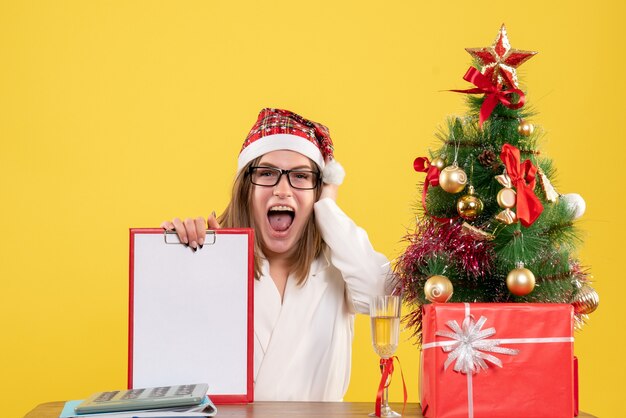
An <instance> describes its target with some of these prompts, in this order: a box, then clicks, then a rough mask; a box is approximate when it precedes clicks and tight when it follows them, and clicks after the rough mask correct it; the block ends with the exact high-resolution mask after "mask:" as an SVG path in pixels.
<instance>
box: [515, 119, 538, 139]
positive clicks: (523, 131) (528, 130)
mask: <svg viewBox="0 0 626 418" xmlns="http://www.w3.org/2000/svg"><path fill="white" fill-rule="evenodd" d="M517 132H519V134H520V135H522V136H531V135H532V134H533V132H535V127H534V126H533V124H532V123H529V122H526V121H521V122H520V124H519V126H518V127H517Z"/></svg>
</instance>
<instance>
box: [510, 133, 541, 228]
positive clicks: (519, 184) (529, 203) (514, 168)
mask: <svg viewBox="0 0 626 418" xmlns="http://www.w3.org/2000/svg"><path fill="white" fill-rule="evenodd" d="M500 159H501V160H502V162H503V163H504V166H505V167H506V173H507V174H508V176H509V178H510V179H511V183H512V184H513V186H515V191H516V193H517V203H516V212H517V218H518V219H519V220H520V222H521V223H522V225H524V226H525V227H529V226H530V225H532V224H533V222H535V221H536V220H537V218H538V217H539V215H541V212H543V205H542V204H541V201H540V200H539V198H538V197H537V195H535V192H534V189H535V179H536V178H535V176H536V174H537V167H535V166H534V165H533V163H532V162H531V161H530V160H526V161H524V162H523V163H521V164H520V151H519V149H517V148H516V147H514V146H513V145H511V144H504V145H503V146H502V152H501V153H500Z"/></svg>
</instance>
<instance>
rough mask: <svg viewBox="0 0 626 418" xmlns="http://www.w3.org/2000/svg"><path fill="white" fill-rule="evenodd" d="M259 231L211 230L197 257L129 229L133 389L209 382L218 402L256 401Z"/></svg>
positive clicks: (152, 233) (174, 243)
mask: <svg viewBox="0 0 626 418" xmlns="http://www.w3.org/2000/svg"><path fill="white" fill-rule="evenodd" d="M253 324H254V232H253V230H252V229H248V228H240V229H231V228H224V229H218V230H215V231H207V238H206V242H205V244H204V246H203V248H202V249H198V250H197V251H196V252H194V251H192V250H191V248H189V247H187V246H185V245H182V244H180V242H179V241H178V237H177V236H176V234H175V233H171V232H168V233H165V232H164V231H163V229H146V228H132V229H130V280H129V326H128V342H129V343H128V344H129V345H128V387H129V388H133V387H154V386H169V385H176V384H190V383H208V384H209V396H210V397H211V400H212V401H213V402H215V403H216V404H217V403H222V404H224V403H246V402H252V401H253V400H254V395H253V391H254V384H253V371H254V355H253V350H254V340H253V338H254V328H253Z"/></svg>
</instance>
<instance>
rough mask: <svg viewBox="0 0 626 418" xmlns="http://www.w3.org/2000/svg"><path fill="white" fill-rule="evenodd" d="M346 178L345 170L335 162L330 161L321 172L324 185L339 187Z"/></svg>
mask: <svg viewBox="0 0 626 418" xmlns="http://www.w3.org/2000/svg"><path fill="white" fill-rule="evenodd" d="M345 177H346V170H344V169H343V166H342V165H341V164H339V163H338V162H337V161H336V160H330V161H329V162H328V164H326V167H324V169H323V170H322V180H323V181H324V183H326V184H336V185H340V184H341V183H343V179H344V178H345Z"/></svg>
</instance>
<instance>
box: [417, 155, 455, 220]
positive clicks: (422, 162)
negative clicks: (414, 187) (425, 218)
mask: <svg viewBox="0 0 626 418" xmlns="http://www.w3.org/2000/svg"><path fill="white" fill-rule="evenodd" d="M413 168H414V169H415V171H418V172H420V173H426V180H424V188H423V189H422V207H423V208H424V212H425V213H426V214H428V211H427V210H426V194H427V193H428V186H429V185H430V186H433V187H436V186H439V174H440V170H439V169H438V168H437V167H436V166H434V165H431V164H430V161H428V158H426V157H417V158H416V159H415V161H413ZM430 216H431V217H432V218H433V219H435V220H436V221H439V222H448V221H449V220H450V219H456V217H455V218H437V217H436V216H432V215H430Z"/></svg>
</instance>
